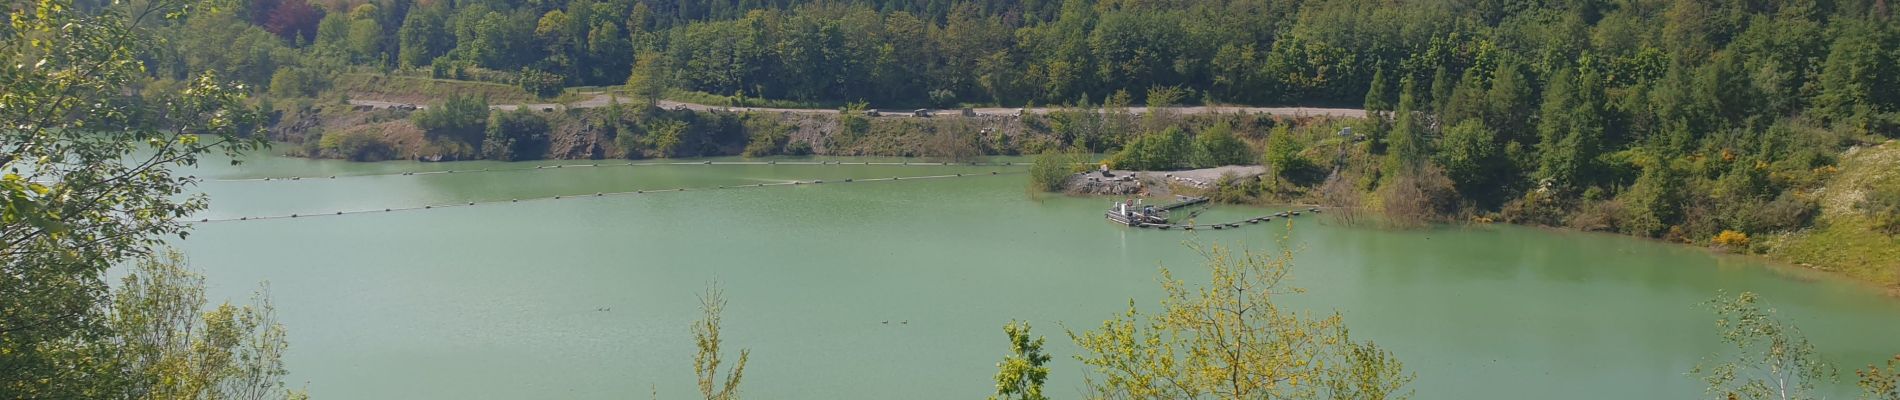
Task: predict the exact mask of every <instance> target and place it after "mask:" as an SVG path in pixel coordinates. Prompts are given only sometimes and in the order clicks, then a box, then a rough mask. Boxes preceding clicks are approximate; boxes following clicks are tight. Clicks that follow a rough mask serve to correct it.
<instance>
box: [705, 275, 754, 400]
mask: <svg viewBox="0 0 1900 400" xmlns="http://www.w3.org/2000/svg"><path fill="white" fill-rule="evenodd" d="M721 295H722V291H721V290H719V289H718V287H716V286H715V287H712V288H707V289H706V294H704V295H701V296H700V297H699V311H700V313H701V314H702V315H701V317H700V319H699V321H695V322H694V323H693V342H694V343H695V344H696V346H697V348H698V349H699V352H698V353H696V354H694V355H693V374H694V375H696V376H698V377H699V393H700V395H701V396H702V397H704V398H706V399H707V400H733V399H737V398H739V380H740V379H743V378H744V377H745V364H746V360H747V359H748V358H750V357H751V356H752V352H751V351H750V350H745V349H740V350H739V361H737V362H735V363H733V364H732V366H731V367H728V368H727V369H726V371H725V377H724V378H721V377H720V376H719V374H720V372H719V366H720V364H722V363H724V362H725V360H724V357H725V353H724V352H723V351H722V350H721V349H720V346H721V345H723V344H725V341H724V340H723V339H721V338H720V337H719V328H720V323H721V321H720V313H722V312H724V311H725V310H726V300H725V298H724V297H722V296H721Z"/></svg>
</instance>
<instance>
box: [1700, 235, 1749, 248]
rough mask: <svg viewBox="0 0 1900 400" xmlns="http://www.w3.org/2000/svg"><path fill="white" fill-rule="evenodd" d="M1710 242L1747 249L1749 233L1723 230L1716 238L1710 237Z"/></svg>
mask: <svg viewBox="0 0 1900 400" xmlns="http://www.w3.org/2000/svg"><path fill="white" fill-rule="evenodd" d="M1709 242H1710V243H1714V244H1715V245H1717V246H1724V247H1729V248H1738V249H1746V248H1748V234H1746V233H1741V232H1736V231H1722V233H1720V234H1716V235H1715V238H1713V239H1709Z"/></svg>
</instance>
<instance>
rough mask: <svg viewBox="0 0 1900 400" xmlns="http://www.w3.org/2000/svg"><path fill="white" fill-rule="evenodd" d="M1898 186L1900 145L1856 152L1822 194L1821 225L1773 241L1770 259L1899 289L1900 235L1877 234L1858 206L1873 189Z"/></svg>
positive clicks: (1820, 194) (1769, 248) (1886, 145)
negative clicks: (1888, 185) (1894, 183)
mask: <svg viewBox="0 0 1900 400" xmlns="http://www.w3.org/2000/svg"><path fill="white" fill-rule="evenodd" d="M1896 181H1900V144H1895V143H1893V142H1889V143H1886V144H1884V145H1880V146H1873V147H1867V148H1863V149H1861V150H1859V151H1857V152H1855V153H1854V154H1853V155H1851V156H1849V157H1848V158H1847V159H1846V160H1844V162H1842V163H1841V168H1840V172H1839V173H1838V174H1836V175H1835V176H1834V178H1833V179H1832V180H1830V181H1829V182H1828V184H1827V187H1826V188H1824V189H1822V190H1821V191H1820V192H1819V193H1818V194H1819V196H1820V203H1821V217H1820V219H1819V221H1818V223H1816V224H1815V226H1814V227H1812V228H1809V229H1804V230H1801V231H1797V232H1794V233H1789V234H1786V235H1782V236H1780V237H1778V238H1775V239H1773V240H1771V241H1770V243H1768V244H1767V246H1768V254H1769V255H1770V256H1773V257H1775V258H1778V259H1782V260H1785V261H1788V262H1793V263H1800V264H1805V265H1809V266H1812V267H1814V268H1816V269H1820V270H1826V271H1834V272H1839V273H1842V274H1845V275H1847V276H1850V277H1853V278H1855V279H1860V280H1864V281H1868V282H1873V283H1875V284H1879V285H1881V286H1886V287H1890V288H1891V287H1900V235H1891V234H1888V233H1885V232H1882V231H1880V230H1878V229H1876V226H1875V220H1876V219H1875V218H1871V217H1872V216H1869V215H1866V214H1865V212H1864V210H1863V209H1861V208H1860V207H1857V206H1856V205H1857V204H1860V203H1861V201H1863V200H1864V199H1865V198H1866V197H1867V196H1868V195H1870V193H1871V192H1872V190H1873V188H1875V187H1877V186H1878V185H1883V184H1889V183H1892V182H1896Z"/></svg>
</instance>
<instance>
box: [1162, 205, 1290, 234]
mask: <svg viewBox="0 0 1900 400" xmlns="http://www.w3.org/2000/svg"><path fill="white" fill-rule="evenodd" d="M1197 204H1198V203H1197ZM1197 211H1198V210H1197ZM1305 212H1306V213H1315V214H1316V213H1319V212H1320V208H1319V207H1309V208H1307V209H1306V211H1305ZM1300 213H1301V211H1281V212H1277V213H1273V214H1270V215H1263V216H1258V217H1253V218H1247V219H1242V220H1238V221H1234V222H1225V223H1217V224H1136V225H1130V226H1133V227H1136V228H1154V229H1160V230H1164V231H1167V230H1175V229H1180V230H1183V231H1194V230H1199V229H1214V230H1227V229H1239V228H1240V227H1241V224H1258V223H1261V222H1273V217H1281V218H1292V217H1293V216H1298V215H1300Z"/></svg>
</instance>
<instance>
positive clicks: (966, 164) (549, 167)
mask: <svg viewBox="0 0 1900 400" xmlns="http://www.w3.org/2000/svg"><path fill="white" fill-rule="evenodd" d="M669 165H885V166H909V167H1009V166H1015V165H1017V164H1016V163H1014V162H1001V163H994V162H910V161H903V162H846V161H658V162H613V163H591V164H554V165H536V166H532V167H508V168H475V169H450V170H441V171H408V172H382V173H373V174H349V175H319V176H278V177H263V178H230V179H210V181H212V182H269V181H302V180H311V179H339V178H363V177H375V176H418V175H446V174H472V173H482V172H519V171H540V170H553V169H569V168H611V167H650V166H669Z"/></svg>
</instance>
